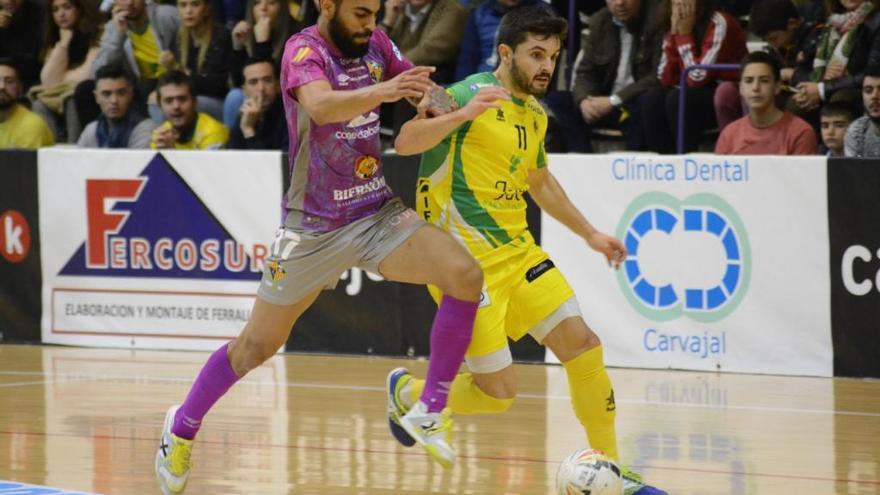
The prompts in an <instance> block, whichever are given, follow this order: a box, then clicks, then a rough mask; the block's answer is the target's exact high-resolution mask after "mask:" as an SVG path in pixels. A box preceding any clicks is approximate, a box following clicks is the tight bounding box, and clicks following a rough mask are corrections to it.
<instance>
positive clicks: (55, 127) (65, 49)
mask: <svg viewBox="0 0 880 495" xmlns="http://www.w3.org/2000/svg"><path fill="white" fill-rule="evenodd" d="M47 12H48V13H49V15H48V19H47V20H46V26H47V29H46V40H45V43H44V45H43V46H44V47H45V50H46V53H45V59H44V61H43V70H42V71H40V85H39V86H35V87H33V88H31V90H30V91H29V92H28V96H29V97H30V99H31V100H32V101H33V102H34V103H33V107H32V108H33V110H34V111H35V112H37V113H38V114H40V116H42V117H43V119H45V120H46V123H47V124H49V128H50V129H51V130H52V133H53V134H54V135H55V140H56V141H62V140H66V141H67V142H70V143H72V142H75V141H76V138H77V137H78V136H79V133H80V131H81V130H82V127H81V126H80V122H79V119H78V118H77V115H76V108H75V105H74V104H73V98H71V97H72V96H73V91H74V89H75V88H76V85H77V84H79V83H80V82H82V81H84V80H86V79H88V78H89V75H90V73H91V70H92V64H93V63H94V62H95V58H97V56H98V39H99V37H100V34H101V33H100V29H101V26H100V18H99V17H98V13H97V11H95V10H94V8H93V7H92V2H91V1H83V0H51V8H50V9H48V10H47ZM62 119H63V120H62ZM62 138H64V139H62Z"/></svg>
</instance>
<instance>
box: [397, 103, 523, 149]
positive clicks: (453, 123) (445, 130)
mask: <svg viewBox="0 0 880 495" xmlns="http://www.w3.org/2000/svg"><path fill="white" fill-rule="evenodd" d="M509 99H510V93H508V92H507V90H505V89H504V88H500V87H497V86H492V87H487V88H483V89H481V90H480V91H479V92H478V93H477V94H476V95H474V97H473V98H471V101H469V102H468V104H467V105H465V106H464V107H462V108H460V109H458V110H455V111H454V112H450V113H447V114H444V115H441V116H439V117H432V118H428V117H427V116H425V115H419V116H417V117H415V118H414V119H412V120H410V121H409V122H407V123H406V124H403V127H401V129H400V133H399V134H398V135H397V139H395V140H394V149H395V150H397V154H398V155H415V154H418V153H422V152H425V151H428V150H429V149H431V148H433V147H434V146H437V145H438V144H440V142H441V141H443V139H444V138H446V136H448V135H449V134H450V133H451V132H452V131H454V130H455V129H457V128H458V126H460V125H462V124H464V123H465V122H467V121H469V120H474V119H475V118H477V117H479V116H480V114H482V113H483V112H485V111H486V110H488V109H490V108H501V106H500V105H499V104H498V100H509Z"/></svg>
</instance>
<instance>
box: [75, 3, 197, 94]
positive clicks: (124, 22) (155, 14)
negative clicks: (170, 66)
mask: <svg viewBox="0 0 880 495" xmlns="http://www.w3.org/2000/svg"><path fill="white" fill-rule="evenodd" d="M179 26H180V18H179V17H178V15H177V9H175V8H174V7H172V6H170V5H159V4H156V3H152V2H150V3H146V0H116V2H115V3H114V5H113V17H112V19H110V21H108V22H107V24H105V25H104V34H103V36H101V50H100V52H98V59H97V60H96V61H95V64H94V65H93V68H92V70H93V71H94V70H97V69H98V68H100V67H104V66H105V65H109V64H111V63H122V64H124V67H125V68H126V70H128V71H129V73H131V74H134V75H135V77H136V78H137V79H138V82H139V84H140V86H141V89H142V94H143V95H144V96H146V95H147V94H148V93H149V92H150V91H152V90H153V88H154V87H155V85H156V81H157V80H158V78H159V76H161V75H162V74H163V73H164V72H165V67H164V65H163V64H162V63H161V62H162V61H163V60H168V58H169V57H170V56H171V46H172V44H173V43H174V42H175V40H176V38H177V31H178V28H179Z"/></svg>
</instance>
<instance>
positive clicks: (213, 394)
mask: <svg viewBox="0 0 880 495" xmlns="http://www.w3.org/2000/svg"><path fill="white" fill-rule="evenodd" d="M228 347H229V343H228V342H227V343H225V344H223V347H221V348H219V349H217V350H216V351H214V354H211V357H209V358H208V362H207V363H205V366H203V367H202V371H200V372H199V376H197V377H196V381H195V382H193V386H192V388H190V389H189V395H187V396H186V400H185V401H183V404H181V405H180V409H178V410H177V415H176V416H174V426H172V427H171V432H172V433H174V434H175V435H177V436H178V437H180V438H186V439H187V440H192V439H193V438H195V437H196V433H198V432H199V428H200V427H201V426H202V418H204V417H205V414H208V410H209V409H211V406H213V405H214V403H215V402H217V400H218V399H220V397H223V394H225V393H226V391H227V390H229V387H231V386H232V385H233V384H235V382H237V381H238V375H236V374H235V371H234V370H233V369H232V364H230V363H229V358H228V357H227V356H226V349H227V348H228Z"/></svg>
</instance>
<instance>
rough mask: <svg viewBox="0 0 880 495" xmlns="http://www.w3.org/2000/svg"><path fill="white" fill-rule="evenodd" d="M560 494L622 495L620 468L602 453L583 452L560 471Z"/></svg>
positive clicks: (575, 454) (569, 458)
mask: <svg viewBox="0 0 880 495" xmlns="http://www.w3.org/2000/svg"><path fill="white" fill-rule="evenodd" d="M556 493H557V495H583V494H589V495H622V494H623V479H621V477H620V468H619V467H618V466H617V464H615V462H614V461H612V460H611V459H609V458H608V457H607V456H606V455H605V454H604V453H602V451H600V450H590V449H581V450H578V451H576V452H573V453H572V454H571V455H569V456H568V457H566V458H565V460H563V461H562V464H560V465H559V470H558V471H556Z"/></svg>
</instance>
